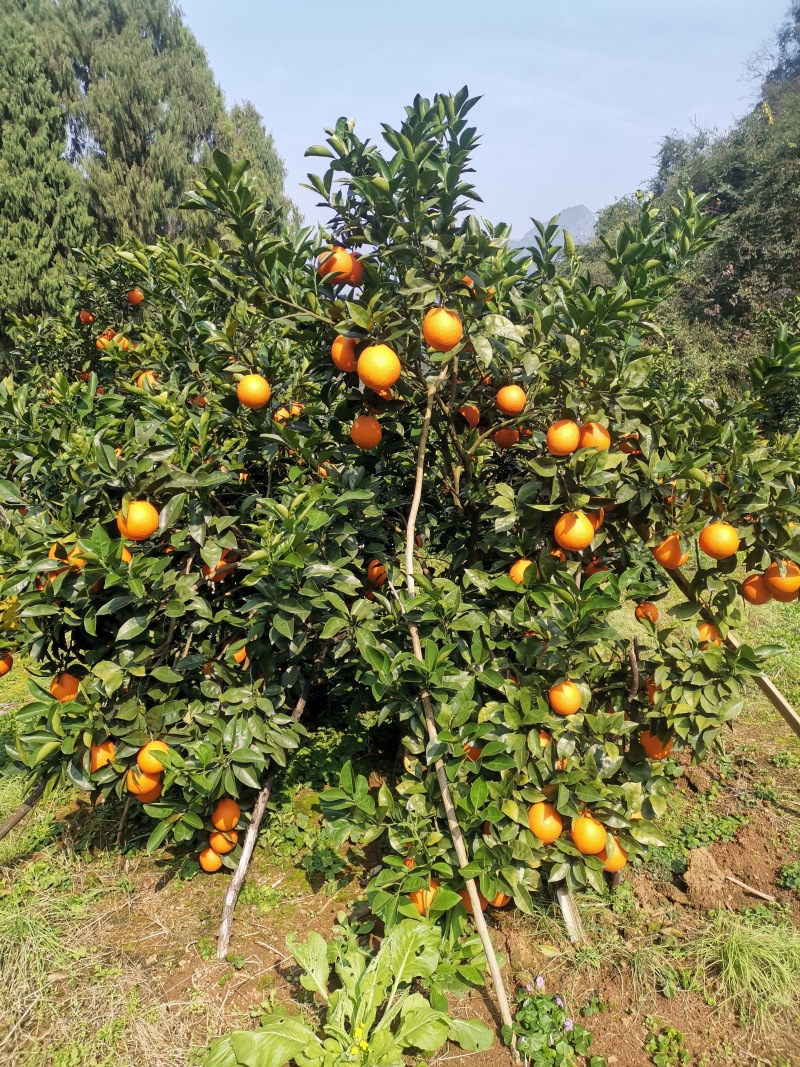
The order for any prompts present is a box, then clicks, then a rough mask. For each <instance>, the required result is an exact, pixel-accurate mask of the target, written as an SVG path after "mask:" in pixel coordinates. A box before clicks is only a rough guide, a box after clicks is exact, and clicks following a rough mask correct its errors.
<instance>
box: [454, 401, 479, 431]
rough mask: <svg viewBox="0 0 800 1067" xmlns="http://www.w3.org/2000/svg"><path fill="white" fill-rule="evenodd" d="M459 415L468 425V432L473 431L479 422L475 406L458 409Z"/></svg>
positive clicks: (469, 405) (467, 405)
mask: <svg viewBox="0 0 800 1067" xmlns="http://www.w3.org/2000/svg"><path fill="white" fill-rule="evenodd" d="M458 413H459V415H463V416H464V418H465V419H466V420H467V422H468V423H469V428H470V430H474V429H475V427H476V426H477V425H478V423H479V422H480V421H481V413H480V410H479V409H478V408H477V407H476V405H475V404H465V405H464V407H463V408H459V409H458Z"/></svg>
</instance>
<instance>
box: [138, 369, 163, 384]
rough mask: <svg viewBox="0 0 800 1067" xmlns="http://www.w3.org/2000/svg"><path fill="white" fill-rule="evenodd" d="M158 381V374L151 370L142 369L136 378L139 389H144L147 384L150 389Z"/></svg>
mask: <svg viewBox="0 0 800 1067" xmlns="http://www.w3.org/2000/svg"><path fill="white" fill-rule="evenodd" d="M157 382H158V375H157V374H156V373H155V372H154V371H151V370H143V371H142V373H141V374H140V375H139V377H138V378H137V379H136V384H137V385H138V386H139V388H140V389H144V388H145V386H149V387H150V388H151V389H155V387H156V383H157Z"/></svg>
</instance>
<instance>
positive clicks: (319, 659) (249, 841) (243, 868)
mask: <svg viewBox="0 0 800 1067" xmlns="http://www.w3.org/2000/svg"><path fill="white" fill-rule="evenodd" d="M332 644H333V640H328V641H323V642H322V644H321V645H320V647H319V650H318V652H317V654H316V656H315V657H314V662H313V663H312V664H311V671H310V672H309V675H308V678H306V681H305V685H304V686H303V691H302V692H301V694H300V697H299V699H298V701H297V703H296V704H295V706H294V711H293V712H292V718H293V719H294V720H295V722H297V720H298V719H299V718H300V716H301V715H302V714H303V712H304V711H305V707H306V702H307V701H308V694H309V693H310V692H311V686H312V685H313V684H314V682H315V681H316V678H317V675H318V674H319V671H320V667H321V666H322V664H323V662H324V660H325V657H326V656H327V654H328V649H329V648H330V646H331V645H332ZM274 784H275V772H274V771H272V772H271V774H270V775H269V776H268V777H267V780H266V781H265V782H264V784H263V786H262V787H261V791H260V792H259V794H258V797H257V799H256V802H255V806H254V807H253V814H252V815H251V816H250V825H249V826H248V827H247V835H246V836H245V839H244V844H243V845H242V854H241V856H240V857H239V862H238V863H237V864H236V870H235V871H234V872H233V875H232V877H231V880H230V882H229V883H228V888H227V890H226V891H225V900H224V903H223V905H222V918H221V920H220V924H219V933H218V934H217V959H218V960H224V959H225V957H226V956H227V955H228V949H229V948H230V944H231V934H232V932H233V913H234V911H235V909H236V901H237V900H238V899H239V894H240V893H241V891H242V886H243V885H244V880H245V878H246V877H247V870H248V868H249V866H250V861H251V859H252V858H253V852H254V851H255V847H256V841H257V840H258V831H259V829H260V827H261V822H262V820H263V818H264V813H265V812H266V810H267V802H268V801H269V796H270V793H271V792H272V786H273V785H274Z"/></svg>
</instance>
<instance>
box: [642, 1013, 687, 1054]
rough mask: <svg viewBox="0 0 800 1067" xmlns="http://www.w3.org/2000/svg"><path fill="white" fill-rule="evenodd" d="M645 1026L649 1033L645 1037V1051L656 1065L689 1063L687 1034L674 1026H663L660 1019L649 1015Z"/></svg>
mask: <svg viewBox="0 0 800 1067" xmlns="http://www.w3.org/2000/svg"><path fill="white" fill-rule="evenodd" d="M645 1026H647V1027H648V1028H649V1031H650V1032H649V1033H648V1035H647V1037H646V1038H645V1042H644V1047H645V1051H646V1052H647V1053H648V1055H649V1056H650V1062H651V1063H653V1064H655V1067H684V1065H685V1064H688V1063H689V1053H688V1052H687V1051H686V1047H685V1045H686V1036H685V1035H684V1034H682V1033H681V1031H680V1030H675V1029H674V1028H673V1027H672V1026H664V1027H662V1026H661V1020H660V1019H654V1018H653V1017H652V1016H650V1015H648V1017H647V1018H646V1019H645Z"/></svg>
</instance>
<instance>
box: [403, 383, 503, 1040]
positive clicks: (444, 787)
mask: <svg viewBox="0 0 800 1067" xmlns="http://www.w3.org/2000/svg"><path fill="white" fill-rule="evenodd" d="M447 372H448V371H447V366H445V368H444V369H443V370H442V372H441V373H440V374H439V376H438V377H437V379H436V380H435V382H433V383H432V384H431V385H429V386H428V394H427V402H426V405H425V415H424V418H423V420H422V429H421V431H420V437H419V446H418V448H417V472H416V478H415V481H414V493H413V496H412V498H411V507H410V508H409V512H408V522H407V524H406V545H405V549H406V552H405V556H406V559H405V564H406V586H407V588H408V592H409V596H412V597H413V596H414V595H415V593H416V582H415V580H414V538H415V535H416V524H417V515H418V513H419V505H420V501H421V500H422V483H423V480H424V474H425V451H426V448H427V443H428V431H429V429H430V424H431V416H432V414H433V403H434V399H435V397H436V393H437V391H438V389H439V386H440V385H441V384H442V382H443V381H444V379H445V378H446V376H447ZM401 608H402V605H401ZM406 624H407V626H408V632H409V635H410V637H411V646H412V648H413V650H414V655H415V656H416V658H417V659H418V660H420V662H423V663H424V662H425V657H424V655H423V653H422V645H421V642H420V638H419V630H418V629H417V626H416V623H413V622H411V621H410V620H408V619H406ZM419 697H420V701H421V703H422V708H423V711H424V714H425V728H426V730H427V732H428V738H429V740H430V742H431V744H432V745H436V744H438V742H439V733H438V730H437V728H436V717H435V715H434V711H433V702H432V700H431V695H430V693H429V692H428V690H427V689H424V688H423V689H421V690H420V694H419ZM434 766H435V769H436V778H437V781H438V783H439V791H440V793H441V795H442V803H443V804H444V810H445V816H446V818H447V827H448V829H449V831H450V837H451V838H452V840H453V847H454V849H455V853H456V859H457V860H458V865H459V867H466V866H467V864H468V862H469V857H468V855H467V848H466V845H465V843H464V834H463V833H462V831H461V826H460V825H459V822H458V816H457V815H456V810H455V807H454V805H453V798H452V796H451V794H450V785H449V783H448V781H447V772H446V770H445V766H444V761H443V760H442V759H437V760H436V763H435V764H434ZM465 884H466V888H467V893H468V894H469V899H470V903H471V904H472V917H473V919H474V920H475V926H476V928H477V930H478V936H479V937H480V939H481V944H482V945H483V950H484V952H485V953H486V960H487V963H488V966H489V973H490V975H491V976H492V983H493V985H494V989H495V994H496V996H497V1004H498V1007H499V1008H500V1017H501V1019H502V1021H503V1025H504V1026H507V1027H508V1028H509V1032H511V1030H512V1028H513V1025H514V1020H513V1019H512V1017H511V1008H510V1007H509V1003H508V995H507V993H506V987H505V985H504V983H503V976H502V975H501V973H500V965H499V964H498V962H497V955H496V954H495V951H494V945H493V944H492V939H491V937H490V936H489V928H488V926H487V925H486V919H485V918H484V914H483V910H482V908H481V901H480V895H479V893H478V887H477V885H476V884H475V880H474V879H473V878H466V879H465ZM512 1040H513V1039H512ZM512 1048H514V1045H513V1044H512Z"/></svg>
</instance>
